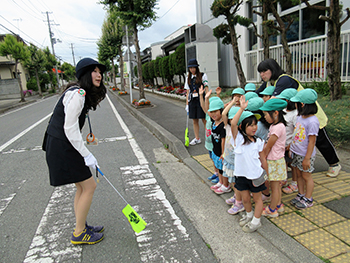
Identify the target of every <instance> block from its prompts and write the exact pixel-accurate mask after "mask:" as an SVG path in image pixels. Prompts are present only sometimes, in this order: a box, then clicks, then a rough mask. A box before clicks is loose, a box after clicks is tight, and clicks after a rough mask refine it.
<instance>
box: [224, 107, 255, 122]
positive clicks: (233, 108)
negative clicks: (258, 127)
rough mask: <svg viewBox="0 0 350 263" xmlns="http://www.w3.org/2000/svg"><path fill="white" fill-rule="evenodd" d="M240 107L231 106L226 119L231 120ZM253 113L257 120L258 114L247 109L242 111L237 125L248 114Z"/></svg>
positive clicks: (251, 114) (248, 115)
mask: <svg viewBox="0 0 350 263" xmlns="http://www.w3.org/2000/svg"><path fill="white" fill-rule="evenodd" d="M239 109H240V107H232V108H231V109H230V110H229V112H228V119H229V120H231V119H233V117H234V116H235V115H236V114H237V112H238V110H239ZM253 115H255V117H256V118H257V119H258V120H259V119H260V117H261V116H260V114H254V113H252V112H250V111H248V110H245V111H243V112H242V115H241V117H239V120H238V125H240V124H241V123H242V121H243V120H244V119H246V118H248V117H250V116H253Z"/></svg>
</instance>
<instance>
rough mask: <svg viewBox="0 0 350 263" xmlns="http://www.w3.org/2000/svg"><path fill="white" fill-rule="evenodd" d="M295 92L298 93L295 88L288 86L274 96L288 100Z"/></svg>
mask: <svg viewBox="0 0 350 263" xmlns="http://www.w3.org/2000/svg"><path fill="white" fill-rule="evenodd" d="M297 93H298V91H297V90H296V89H293V88H289V89H285V90H284V91H282V92H281V94H280V95H277V96H276V98H279V99H286V100H290V99H291V98H293V97H294V96H295V95H296V94H297Z"/></svg>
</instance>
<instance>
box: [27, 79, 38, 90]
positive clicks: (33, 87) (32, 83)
mask: <svg viewBox="0 0 350 263" xmlns="http://www.w3.org/2000/svg"><path fill="white" fill-rule="evenodd" d="M27 90H34V91H38V84H37V83H36V78H35V77H31V78H30V79H29V80H28V81H27Z"/></svg>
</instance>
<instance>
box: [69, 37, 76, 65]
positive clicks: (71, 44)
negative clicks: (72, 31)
mask: <svg viewBox="0 0 350 263" xmlns="http://www.w3.org/2000/svg"><path fill="white" fill-rule="evenodd" d="M70 47H71V49H72V56H73V63H74V67H75V58H74V48H73V43H70Z"/></svg>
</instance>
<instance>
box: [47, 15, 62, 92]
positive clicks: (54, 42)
mask: <svg viewBox="0 0 350 263" xmlns="http://www.w3.org/2000/svg"><path fill="white" fill-rule="evenodd" d="M46 17H47V24H48V25H49V33H50V41H51V48H52V54H53V55H54V57H55V59H56V55H55V49H54V44H56V39H55V38H53V33H52V32H51V24H50V19H49V12H47V11H46ZM55 70H56V78H57V85H58V89H59V90H60V88H61V87H60V80H59V77H58V69H57V59H56V64H55Z"/></svg>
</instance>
